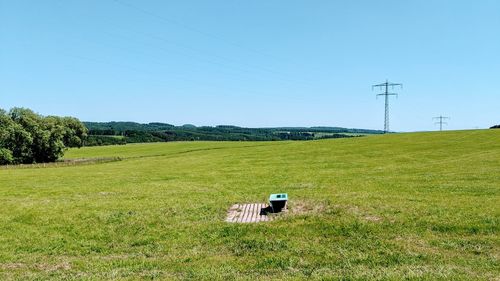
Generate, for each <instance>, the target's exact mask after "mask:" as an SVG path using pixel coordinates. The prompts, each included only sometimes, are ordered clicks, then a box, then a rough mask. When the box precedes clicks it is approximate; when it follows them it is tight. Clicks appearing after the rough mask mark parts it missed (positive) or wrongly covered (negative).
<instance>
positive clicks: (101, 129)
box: [85, 122, 383, 146]
mask: <svg viewBox="0 0 500 281" xmlns="http://www.w3.org/2000/svg"><path fill="white" fill-rule="evenodd" d="M85 125H86V126H87V128H88V129H89V136H88V138H87V141H86V143H85V145H87V146H94V145H115V144H126V143H137V142H168V141H197V140H203V141H280V140H313V139H323V138H346V137H353V136H356V135H357V134H379V133H383V132H382V131H377V130H364V129H348V128H340V127H277V128H243V127H238V126H229V125H219V126H215V127H211V126H201V127H197V126H194V125H191V124H186V125H182V126H174V125H170V124H166V123H149V124H140V123H135V122H85Z"/></svg>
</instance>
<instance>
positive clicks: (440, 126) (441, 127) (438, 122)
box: [432, 115, 450, 131]
mask: <svg viewBox="0 0 500 281" xmlns="http://www.w3.org/2000/svg"><path fill="white" fill-rule="evenodd" d="M434 119H437V120H439V121H437V122H434V125H436V124H439V130H440V131H442V130H443V124H445V125H448V123H447V122H444V121H443V120H446V119H450V117H446V116H441V115H439V116H437V117H432V120H434Z"/></svg>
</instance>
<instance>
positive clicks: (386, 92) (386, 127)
mask: <svg viewBox="0 0 500 281" xmlns="http://www.w3.org/2000/svg"><path fill="white" fill-rule="evenodd" d="M389 86H390V87H391V88H392V89H394V86H400V87H401V89H402V88H403V84H400V83H389V81H387V80H385V83H382V84H378V85H372V90H373V88H375V87H379V88H380V89H383V90H384V93H382V94H378V95H377V97H378V96H384V97H385V119H384V133H388V132H389V96H396V97H397V96H398V94H396V93H389Z"/></svg>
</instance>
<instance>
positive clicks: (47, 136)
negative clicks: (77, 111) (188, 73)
mask: <svg viewBox="0 0 500 281" xmlns="http://www.w3.org/2000/svg"><path fill="white" fill-rule="evenodd" d="M87 132H88V130H87V128H86V127H85V125H84V124H83V123H82V122H80V120H78V119H77V118H73V117H58V116H42V115H40V114H37V113H35V112H33V111H32V110H30V109H27V108H12V109H11V110H9V111H8V112H7V111H5V110H3V109H0V164H1V165H5V164H32V163H46V162H54V161H56V160H57V159H59V158H60V157H62V156H63V155H64V151H65V150H66V148H68V147H81V146H83V145H84V141H85V138H86V136H87Z"/></svg>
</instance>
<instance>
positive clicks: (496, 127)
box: [490, 125, 500, 129]
mask: <svg viewBox="0 0 500 281" xmlns="http://www.w3.org/2000/svg"><path fill="white" fill-rule="evenodd" d="M490 129H500V125H495V126H493V127H491V128H490Z"/></svg>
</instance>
